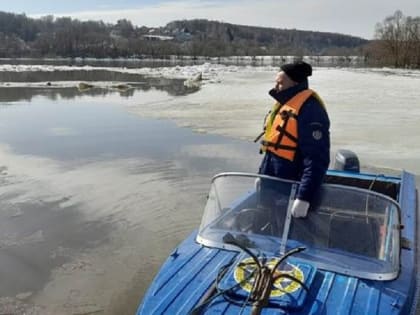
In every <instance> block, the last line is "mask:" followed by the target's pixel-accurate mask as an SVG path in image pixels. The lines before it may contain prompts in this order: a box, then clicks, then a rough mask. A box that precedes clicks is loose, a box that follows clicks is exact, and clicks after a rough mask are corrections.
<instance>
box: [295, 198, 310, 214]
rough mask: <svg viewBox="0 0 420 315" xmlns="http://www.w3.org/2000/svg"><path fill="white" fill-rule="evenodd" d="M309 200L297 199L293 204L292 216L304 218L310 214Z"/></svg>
mask: <svg viewBox="0 0 420 315" xmlns="http://www.w3.org/2000/svg"><path fill="white" fill-rule="evenodd" d="M308 209H309V202H307V201H305V200H300V199H295V200H294V201H293V205H292V216H293V217H295V218H304V217H306V215H307V214H308Z"/></svg>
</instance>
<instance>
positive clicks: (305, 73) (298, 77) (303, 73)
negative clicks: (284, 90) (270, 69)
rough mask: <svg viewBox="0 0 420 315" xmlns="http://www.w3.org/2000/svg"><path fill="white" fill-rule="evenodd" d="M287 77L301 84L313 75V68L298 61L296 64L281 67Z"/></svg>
mask: <svg viewBox="0 0 420 315" xmlns="http://www.w3.org/2000/svg"><path fill="white" fill-rule="evenodd" d="M280 69H281V70H283V71H284V73H286V74H287V76H288V77H289V78H290V79H292V80H293V81H295V82H297V83H300V82H303V81H304V80H305V79H306V78H307V77H309V76H311V75H312V67H311V65H310V64H309V63H306V62H304V61H296V62H294V63H286V64H284V65H282V66H281V67H280Z"/></svg>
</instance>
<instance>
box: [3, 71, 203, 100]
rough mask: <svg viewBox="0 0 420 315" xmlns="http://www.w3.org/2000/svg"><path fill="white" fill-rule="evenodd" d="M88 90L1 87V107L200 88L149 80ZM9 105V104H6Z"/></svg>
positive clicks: (179, 92)
mask: <svg viewBox="0 0 420 315" xmlns="http://www.w3.org/2000/svg"><path fill="white" fill-rule="evenodd" d="M92 85H93V87H92V88H88V89H80V88H78V87H77V86H68V87H60V86H59V85H57V83H54V82H52V83H49V84H47V83H46V84H45V86H35V87H26V86H19V87H13V86H9V87H7V86H6V87H0V102H1V103H3V104H1V103H0V106H1V105H5V103H7V102H16V101H31V100H32V99H33V98H34V97H36V96H39V95H42V96H45V97H46V98H47V99H49V100H57V99H58V98H62V99H74V98H77V97H81V96H109V95H115V94H117V95H119V96H121V97H124V98H130V97H133V96H134V95H135V93H136V92H138V91H150V90H158V91H164V92H166V93H168V94H169V95H172V96H182V95H187V94H189V93H194V92H196V91H198V89H199V88H198V87H187V86H185V85H184V81H183V80H180V79H164V78H148V79H144V81H143V82H137V83H129V84H128V85H127V86H120V87H118V86H116V85H113V84H109V85H103V84H102V85H95V83H92ZM6 105H7V104H6Z"/></svg>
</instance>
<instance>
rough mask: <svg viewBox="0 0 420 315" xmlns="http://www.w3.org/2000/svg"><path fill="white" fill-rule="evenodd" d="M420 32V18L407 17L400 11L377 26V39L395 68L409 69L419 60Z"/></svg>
mask: <svg viewBox="0 0 420 315" xmlns="http://www.w3.org/2000/svg"><path fill="white" fill-rule="evenodd" d="M419 31H420V18H419V17H416V18H412V17H410V16H408V17H406V16H404V15H403V13H402V12H401V11H399V10H398V11H396V12H395V13H394V14H393V15H392V16H388V17H386V18H385V20H384V21H383V22H382V23H378V24H377V25H376V30H375V37H376V39H377V40H379V41H380V43H381V44H382V46H383V50H384V51H383V53H384V54H388V55H389V58H390V61H391V62H392V64H393V65H394V66H395V67H409V66H413V63H417V60H418V59H419V56H418V55H419V54H420V50H419V49H418V48H419V39H420V33H419Z"/></svg>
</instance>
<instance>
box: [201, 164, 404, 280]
mask: <svg viewBox="0 0 420 315" xmlns="http://www.w3.org/2000/svg"><path fill="white" fill-rule="evenodd" d="M220 177H248V178H255V179H257V178H265V179H269V180H273V181H278V182H281V183H286V184H290V185H291V193H290V196H289V201H288V205H287V214H286V218H285V225H284V227H283V233H282V236H281V237H277V236H266V235H265V236H264V239H265V240H266V241H267V240H270V241H272V242H273V243H277V244H278V245H279V246H278V249H279V254H281V253H284V252H285V251H286V250H288V249H290V248H288V247H287V246H286V244H288V243H289V242H297V241H294V240H293V239H291V238H290V231H289V229H290V225H291V222H292V220H299V219H294V218H292V215H291V204H292V201H293V200H294V198H295V191H294V190H295V188H296V187H297V185H298V184H299V182H297V181H292V180H287V179H282V178H277V177H271V176H267V175H260V174H254V173H241V172H225V173H220V174H217V175H215V176H214V177H213V178H212V180H211V186H212V187H213V186H214V182H215V181H216V180H217V179H218V178H220ZM323 187H330V188H337V189H343V190H345V191H353V192H359V193H362V194H366V196H367V198H368V196H376V197H378V198H379V200H383V201H386V202H389V203H390V204H391V205H392V206H394V207H395V210H394V209H392V210H393V211H392V212H393V214H392V216H393V217H394V218H395V211H396V212H397V217H396V218H395V220H397V222H394V221H393V222H392V228H395V229H396V226H398V225H400V224H401V207H400V205H399V204H398V202H396V201H395V200H394V199H392V198H390V197H389V196H386V195H384V194H381V193H378V192H375V191H372V190H368V189H363V188H359V187H353V186H347V185H340V184H328V183H324V184H323ZM241 197H243V198H245V197H244V196H238V200H240V198H241ZM238 203H239V202H238ZM218 207H220V210H221V205H220V202H218ZM203 221H204V216H203ZM203 221H202V223H203ZM210 223H211V222H210ZM387 224H388V223H387ZM206 228H207V227H205V226H204V227H203V226H202V225H200V229H199V231H198V234H197V237H196V241H197V242H198V243H199V244H202V245H204V246H208V247H216V248H221V249H226V250H234V251H238V248H237V247H235V246H232V245H230V244H225V243H223V242H219V241H215V240H211V239H208V238H206V237H203V236H202V235H201V233H200V232H202V231H203V230H205V229H206ZM388 233H389V234H390V235H391V236H392V242H393V245H392V247H390V248H391V249H392V252H393V254H392V256H391V258H390V260H383V261H382V260H380V259H379V258H377V259H375V258H372V259H371V261H370V263H371V264H372V265H375V264H380V263H381V261H382V262H383V264H385V263H390V264H391V266H392V270H391V271H387V272H378V273H375V272H371V271H363V270H356V269H354V268H351V266H350V267H349V268H344V267H340V266H334V264H332V263H323V262H321V261H312V260H311V259H310V257H305V256H306V255H305V254H304V253H303V255H302V256H301V257H299V259H302V260H303V261H305V260H307V261H308V263H311V264H313V265H315V266H316V267H317V268H320V269H323V270H327V271H332V272H337V273H341V274H344V275H348V276H356V277H359V278H364V279H371V280H380V281H384V280H392V279H395V278H396V277H397V276H398V274H399V271H400V256H401V230H399V232H393V231H390V232H388ZM394 233H397V234H394ZM248 236H249V234H248ZM252 237H257V238H258V237H259V236H258V234H252ZM297 243H299V242H297ZM298 245H299V246H302V243H300V244H298ZM303 245H304V244H303ZM314 248H315V251H316V250H319V251H323V252H324V253H327V254H328V253H329V254H331V255H328V256H331V257H334V256H335V255H341V257H343V255H344V252H342V253H338V254H337V253H334V250H333V249H331V248H316V247H314ZM352 255H353V254H352V253H351V252H348V256H349V259H353V258H354V257H352ZM312 256H313V255H312ZM353 256H355V255H353ZM360 257H362V256H360ZM359 260H360V259H359ZM367 260H368V258H366V261H367ZM361 261H362V260H361ZM376 261H377V263H375V262H376ZM390 269H391V268H390Z"/></svg>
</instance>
